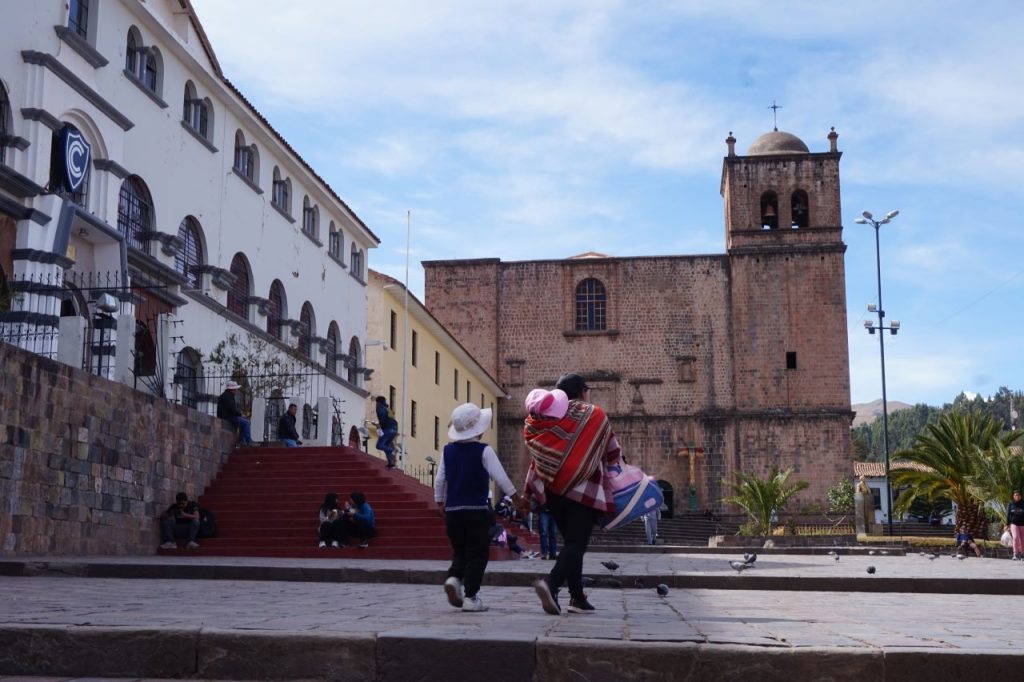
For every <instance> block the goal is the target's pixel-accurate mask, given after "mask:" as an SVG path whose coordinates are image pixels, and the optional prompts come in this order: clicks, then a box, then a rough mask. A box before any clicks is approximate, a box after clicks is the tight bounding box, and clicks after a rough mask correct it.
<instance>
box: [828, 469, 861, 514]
mask: <svg viewBox="0 0 1024 682" xmlns="http://www.w3.org/2000/svg"><path fill="white" fill-rule="evenodd" d="M825 495H826V496H827V497H828V510H829V512H830V513H832V514H852V513H853V506H854V505H853V481H851V480H850V479H848V478H843V479H840V480H838V481H836V483H835V485H833V486H832V487H830V488H829V489H828V492H826V493H825Z"/></svg>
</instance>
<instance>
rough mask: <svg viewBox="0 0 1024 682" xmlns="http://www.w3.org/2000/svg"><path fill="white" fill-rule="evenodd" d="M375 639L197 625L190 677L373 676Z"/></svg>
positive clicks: (352, 681)
mask: <svg viewBox="0 0 1024 682" xmlns="http://www.w3.org/2000/svg"><path fill="white" fill-rule="evenodd" d="M338 617H339V618H344V610H343V609H339V611H338ZM375 640H376V638H375V637H374V636H373V635H347V636H343V637H339V636H338V635H309V634H295V633H290V632H267V631H261V632H245V631H237V630H203V631H202V633H201V634H200V636H199V651H198V655H197V657H196V661H197V670H196V671H195V674H194V676H195V677H200V678H204V679H221V680H289V679H295V678H297V677H306V678H314V679H321V680H333V681H336V682H364V681H365V680H377V679H380V675H378V673H377V667H376V651H375V649H376V643H375ZM388 679H389V680H390V679H391V678H390V677H389V678H388Z"/></svg>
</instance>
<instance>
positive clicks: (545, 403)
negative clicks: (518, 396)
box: [526, 388, 569, 419]
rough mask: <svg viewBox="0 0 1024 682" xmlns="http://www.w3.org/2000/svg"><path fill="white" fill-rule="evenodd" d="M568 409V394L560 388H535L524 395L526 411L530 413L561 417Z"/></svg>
mask: <svg viewBox="0 0 1024 682" xmlns="http://www.w3.org/2000/svg"><path fill="white" fill-rule="evenodd" d="M568 409H569V396H568V395H566V393H565V391H563V390H562V389H560V388H556V389H555V390H553V391H547V390H545V389H543V388H535V389H533V390H532V391H530V395H528V396H526V411H527V412H530V413H532V414H540V415H544V416H545V417H555V418H556V419H561V418H562V417H564V416H565V413H566V411H567V410H568Z"/></svg>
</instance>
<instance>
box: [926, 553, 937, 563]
mask: <svg viewBox="0 0 1024 682" xmlns="http://www.w3.org/2000/svg"><path fill="white" fill-rule="evenodd" d="M938 558H939V555H938V554H929V555H928V561H935V560H936V559H938Z"/></svg>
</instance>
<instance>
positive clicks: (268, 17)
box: [193, 0, 1024, 405]
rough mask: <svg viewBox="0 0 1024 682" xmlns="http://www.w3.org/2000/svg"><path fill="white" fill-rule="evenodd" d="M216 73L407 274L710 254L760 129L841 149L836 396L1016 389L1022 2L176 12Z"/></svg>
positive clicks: (813, 146) (514, 2) (456, 3)
mask: <svg viewBox="0 0 1024 682" xmlns="http://www.w3.org/2000/svg"><path fill="white" fill-rule="evenodd" d="M193 4H194V6H195V8H196V12H197V14H198V15H199V18H200V21H201V22H202V24H203V26H204V28H205V29H206V31H207V33H208V35H209V37H210V40H211V42H212V44H213V48H214V51H215V52H216V54H217V57H218V59H219V60H220V63H221V67H222V69H223V71H224V73H225V75H226V76H227V77H228V78H229V79H230V80H231V81H232V82H234V83H235V84H236V85H237V86H238V87H239V88H240V89H241V90H242V92H243V93H245V95H246V97H247V98H248V99H249V100H250V101H252V102H253V103H254V105H255V106H256V107H257V108H258V109H259V110H260V111H261V112H262V113H263V114H264V115H265V116H267V118H268V119H269V120H270V121H271V123H272V124H273V125H274V127H275V128H276V129H277V130H278V131H280V132H281V133H282V134H283V135H284V137H285V138H286V139H287V140H288V141H289V142H290V143H291V144H292V145H293V146H294V147H295V148H296V149H297V150H298V151H299V153H300V154H302V156H303V157H304V158H305V159H306V160H307V161H308V162H309V163H310V164H311V165H312V166H313V167H314V168H315V169H316V170H317V171H318V172H319V174H320V175H321V176H322V177H324V178H325V179H326V180H327V181H328V183H329V184H330V185H331V186H332V187H333V188H334V190H335V191H336V192H337V193H338V194H339V195H340V196H341V197H342V198H343V199H344V200H345V202H346V203H347V204H348V205H349V206H350V207H352V209H353V210H354V211H355V212H356V213H357V214H358V215H359V217H360V218H361V219H362V220H363V221H364V222H365V223H366V224H367V225H368V226H369V227H370V229H371V230H373V232H374V233H375V234H376V235H377V236H378V237H380V239H381V245H380V247H379V248H377V249H375V250H373V251H371V252H370V254H369V258H368V261H369V265H370V267H371V268H373V269H375V270H379V271H381V272H384V273H386V274H388V275H391V276H392V277H396V278H398V279H400V280H403V281H404V280H405V269H406V266H405V264H406V227H407V215H408V216H410V220H409V224H410V226H411V229H410V230H409V233H410V235H411V238H410V240H409V256H410V271H409V286H410V289H411V290H412V291H413V292H414V293H416V294H417V295H419V296H420V297H421V298H422V293H423V270H422V267H421V266H420V261H423V260H438V259H457V258H489V257H499V258H501V259H503V260H508V261H512V260H531V259H536V258H567V257H571V256H574V255H577V254H580V253H583V252H586V251H598V252H601V253H606V254H609V255H612V256H644V255H669V254H672V255H676V254H682V255H690V254H711V253H724V251H725V232H724V219H723V211H722V199H721V196H720V194H719V183H720V180H721V172H722V157H723V156H724V155H725V153H726V146H725V138H726V137H727V136H728V134H729V132H730V131H731V132H732V133H733V135H734V136H735V137H736V139H737V144H736V147H737V152H738V153H745V151H746V149H747V148H748V147H749V146H750V144H751V143H752V142H753V141H754V140H755V139H756V138H757V137H758V136H759V135H761V134H762V133H765V132H767V131H769V130H771V128H772V125H773V119H772V110H770V109H769V106H770V105H771V104H772V103H773V102H777V103H778V105H779V106H780V107H781V108H780V109H778V127H779V129H780V130H784V131H787V132H791V133H793V134H795V135H797V136H798V137H800V138H801V139H802V140H804V142H806V143H807V145H808V147H809V148H810V150H811V151H812V152H823V151H827V150H828V141H827V139H826V135H827V134H828V131H829V128H830V127H832V126H835V129H836V131H837V132H838V133H839V149H840V151H842V152H843V156H842V161H841V164H840V177H841V182H842V206H843V210H842V217H843V228H844V229H843V240H844V241H845V243H846V245H847V251H846V279H847V292H846V293H847V308H848V318H849V319H848V330H849V352H850V371H851V376H850V382H851V400H852V402H853V403H860V402H867V401H870V400H874V399H877V398H880V397H881V392H882V391H881V372H880V352H879V343H878V336H870V335H869V334H868V333H867V332H866V331H865V330H864V327H863V322H864V320H865V319H867V318H868V316H869V313H867V311H866V305H867V304H869V303H876V302H877V299H878V292H877V279H876V262H875V234H874V230H873V229H872V228H871V227H870V226H865V225H857V224H855V223H854V220H855V219H856V218H857V217H859V216H860V214H861V212H862V211H864V210H868V211H871V212H872V213H873V214H875V215H876V217H877V216H880V215H883V214H885V213H886V212H887V211H890V210H893V209H899V210H900V215H899V216H898V217H896V218H895V219H894V220H893V222H892V223H890V224H888V225H884V226H883V227H882V228H881V233H880V239H881V266H882V295H883V303H884V306H883V307H884V310H885V312H886V316H887V320H890V321H891V320H898V321H899V322H900V324H901V327H900V331H899V334H898V335H897V336H895V337H892V336H887V337H886V338H885V363H886V384H887V393H888V397H889V399H890V400H898V401H902V402H907V403H919V402H924V403H928V404H931V405H941V404H942V403H945V402H950V401H952V399H953V398H954V397H955V396H956V395H957V394H958V393H960V392H961V391H968V392H973V393H979V394H981V395H982V396H990V395H992V394H993V393H995V391H996V390H998V388H999V387H1000V386H1009V387H1010V388H1013V389H1015V390H1021V389H1024V363H1021V362H1020V359H1019V358H1020V352H1019V349H1020V347H1021V344H1022V343H1024V316H1022V315H1021V301H1024V259H1022V258H1021V256H1020V254H1021V253H1024V230H1022V220H1021V215H1022V212H1024V201H1022V200H1024V163H1022V161H1024V87H1022V84H1024V41H1022V40H1021V36H1022V35H1024V3H1021V2H1019V1H1017V0H987V1H986V2H981V3H978V2H975V3H968V2H952V1H943V0H920V1H916V0H902V1H900V2H893V1H892V0H885V1H883V2H876V1H874V0H861V1H860V2H857V3H840V2H820V1H818V0H815V1H813V2H812V1H807V2H802V1H795V0H779V1H777V2H772V3H765V2H757V1H754V0H750V1H745V0H734V1H732V2H721V1H720V0H692V1H686V2H682V1H677V2H668V1H664V2H662V1H657V0H543V1H534V0H488V1H486V2H481V1H480V0H431V1H430V2H422V1H420V0H292V2H289V3H282V2H280V0H193Z"/></svg>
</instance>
